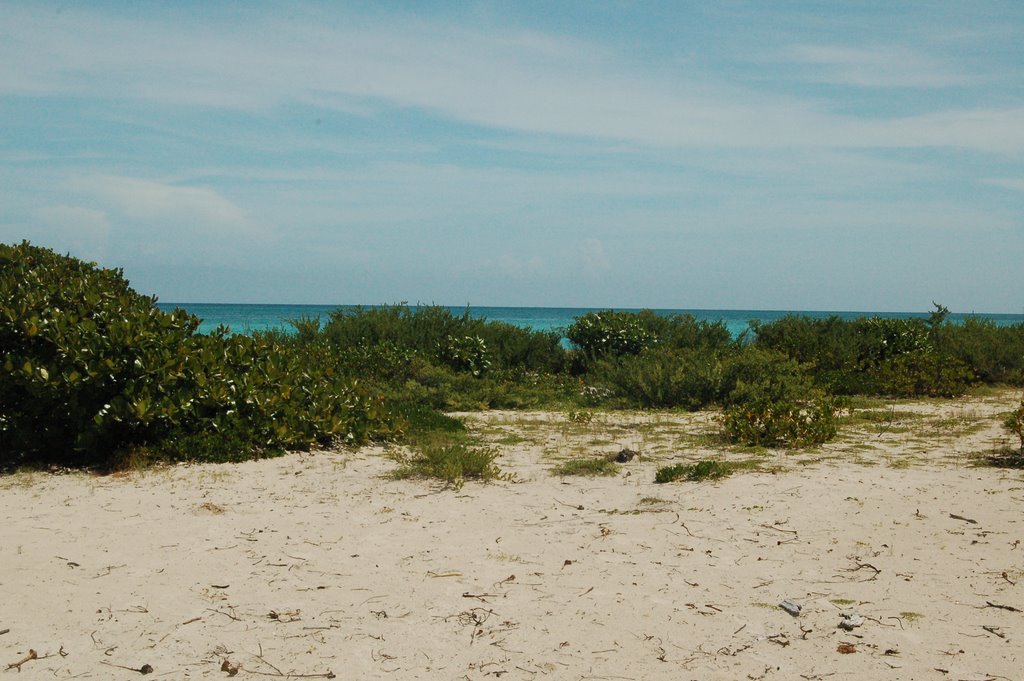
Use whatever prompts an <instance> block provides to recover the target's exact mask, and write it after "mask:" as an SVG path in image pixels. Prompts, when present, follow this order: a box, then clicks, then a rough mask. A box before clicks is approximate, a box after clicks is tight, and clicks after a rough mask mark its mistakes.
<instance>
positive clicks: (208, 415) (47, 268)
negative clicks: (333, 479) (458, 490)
mask: <svg viewBox="0 0 1024 681" xmlns="http://www.w3.org/2000/svg"><path fill="white" fill-rule="evenodd" d="M154 303H155V299H154V298H151V297H147V296H142V295H140V294H138V293H136V292H135V291H133V290H132V289H131V288H130V287H129V285H128V282H127V281H126V280H125V279H124V277H123V275H122V272H121V271H120V270H109V269H101V268H98V267H96V266H95V265H94V264H91V263H85V262H82V261H80V260H77V259H75V258H72V257H69V256H62V255H58V254H57V253H54V252H53V251H51V250H48V249H44V248H39V247H35V246H32V245H30V244H28V243H27V242H26V243H22V244H20V245H18V246H8V245H0V347H2V349H3V357H4V361H3V365H2V366H0V405H2V409H0V463H3V464H4V465H10V464H12V463H18V462H24V463H35V464H48V463H77V464H90V465H106V464H109V463H110V462H111V461H113V460H114V459H115V458H116V457H117V456H118V454H117V453H118V452H124V451H126V450H130V449H132V448H142V447H145V448H147V449H149V450H150V451H152V452H154V453H156V454H157V455H161V456H166V457H169V458H192V454H191V453H190V452H192V451H193V448H194V451H196V452H197V454H196V456H201V457H205V458H210V459H216V460H223V459H227V458H232V457H233V456H239V457H243V458H247V457H250V456H257V455H262V454H264V453H268V452H272V451H274V450H278V449H282V448H305V447H309V446H311V445H313V444H322V445H323V444H330V443H333V442H339V441H343V442H353V443H357V442H363V441H366V440H367V439H370V438H376V437H387V436H390V435H393V434H394V431H393V426H392V422H391V419H390V416H389V414H388V413H387V410H386V409H385V407H384V405H383V403H382V402H381V400H380V398H379V397H378V396H375V395H373V394H372V393H369V392H367V391H365V390H364V389H362V388H361V387H359V386H358V385H356V384H355V383H354V382H352V381H351V380H348V379H343V378H342V376H341V374H340V373H339V372H338V371H337V370H336V367H335V366H334V364H333V363H332V362H331V357H330V355H329V354H328V353H326V352H325V348H323V347H319V348H318V347H315V346H310V347H309V348H306V350H305V351H304V353H303V354H302V355H299V354H297V353H296V352H294V351H292V350H291V349H290V347H286V346H282V345H280V344H278V343H277V342H276V341H275V339H274V337H273V336H272V335H269V336H267V337H262V338H261V337H248V336H229V335H228V334H227V331H226V330H225V329H219V330H218V331H217V332H215V333H213V334H211V335H201V334H197V333H196V329H197V327H198V325H199V320H198V319H196V318H195V317H192V316H190V315H188V314H186V313H184V312H182V311H180V310H178V311H175V312H174V313H171V314H167V313H164V312H162V311H160V310H159V309H157V308H156V307H155V305H154ZM214 435H216V436H217V438H220V441H222V442H224V443H228V442H231V443H233V446H235V445H237V446H238V447H240V448H241V449H240V450H239V451H238V453H235V454H233V453H231V452H226V451H224V450H223V447H221V448H220V449H219V451H214V450H215V449H218V448H217V447H215V446H214V445H213V444H211V443H212V442H213V439H212V438H213V436H214ZM226 446H227V445H226V444H225V445H224V447H226Z"/></svg>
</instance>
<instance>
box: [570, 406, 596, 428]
mask: <svg viewBox="0 0 1024 681" xmlns="http://www.w3.org/2000/svg"><path fill="white" fill-rule="evenodd" d="M566 418H568V419H569V422H570V423H579V424H581V425H586V424H588V423H590V422H591V421H593V420H594V412H592V411H587V410H585V409H579V410H577V409H571V410H569V413H568V414H567V415H566Z"/></svg>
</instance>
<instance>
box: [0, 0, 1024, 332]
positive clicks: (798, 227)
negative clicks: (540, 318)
mask: <svg viewBox="0 0 1024 681" xmlns="http://www.w3.org/2000/svg"><path fill="white" fill-rule="evenodd" d="M1021 36H1024V3H1022V2H1019V1H1018V0H1010V1H1007V2H984V1H979V2H970V3H967V2H961V1H956V2H899V3H893V2H891V1H887V2H857V3H853V2H851V3H834V2H824V1H822V2H782V1H780V2H771V3H763V2H749V3H742V2H716V3H689V2H624V1H620V2H579V3H574V2H554V3H553V2H550V1H545V2H514V3H513V2H508V3H499V2H479V3H473V2H451V3H446V2H416V3H378V2H362V3H326V2H325V3H256V2H231V3H227V2H225V3H206V2H195V3H189V2H176V3H157V2H134V3H126V2H110V3H101V2H92V3H87V2H75V3H48V2H41V1H34V2H7V1H4V0H0V241H4V242H16V241H20V240H22V239H29V240H31V241H32V242H34V243H36V244H39V245H44V246H49V247H51V248H54V249H57V250H60V251H63V252H70V253H72V254H74V255H77V256H79V257H83V258H86V259H89V260H95V261H97V262H99V263H101V264H103V265H106V266H118V267H123V268H124V270H125V273H126V275H127V276H128V277H129V279H130V280H131V281H132V283H133V285H134V286H135V287H136V288H137V289H138V290H140V291H142V292H145V293H148V294H155V295H157V296H159V297H160V299H161V300H163V301H167V302H275V303H325V304H332V303H368V304H372V303H387V302H397V301H402V300H407V301H410V302H436V303H441V304H451V305H462V304H465V303H470V304H472V305H543V306H591V307H604V306H615V307H659V308H742V309H796V310H818V309H827V310H838V309H842V310H869V311H872V310H873V311H900V310H911V311H924V310H927V309H929V308H930V307H931V302H932V301H933V300H935V301H938V302H940V303H943V304H945V305H947V306H948V307H950V308H951V309H953V310H956V311H977V312H1011V313H1021V312H1022V310H1024V284H1022V276H1021V271H1022V269H1024V268H1022V266H1021V263H1022V262H1024V40H1022V38H1021Z"/></svg>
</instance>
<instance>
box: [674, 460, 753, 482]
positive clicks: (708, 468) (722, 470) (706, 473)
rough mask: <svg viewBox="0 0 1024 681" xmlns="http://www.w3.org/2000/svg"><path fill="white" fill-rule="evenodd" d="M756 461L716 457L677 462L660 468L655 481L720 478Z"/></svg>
mask: <svg viewBox="0 0 1024 681" xmlns="http://www.w3.org/2000/svg"><path fill="white" fill-rule="evenodd" d="M755 466H756V462H754V463H748V462H731V461H716V460H714V459H703V460H701V461H698V462H697V463H692V464H676V465H674V466H665V467H663V468H659V469H658V472H657V473H656V474H655V476H654V482H657V483H666V482H676V481H677V480H689V481H690V482H700V481H702V480H718V479H720V478H724V477H726V476H728V475H731V474H732V473H734V472H735V471H737V470H740V469H743V468H754V467H755Z"/></svg>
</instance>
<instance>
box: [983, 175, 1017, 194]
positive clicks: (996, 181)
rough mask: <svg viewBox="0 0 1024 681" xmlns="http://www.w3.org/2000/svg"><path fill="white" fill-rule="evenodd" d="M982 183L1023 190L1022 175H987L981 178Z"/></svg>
mask: <svg viewBox="0 0 1024 681" xmlns="http://www.w3.org/2000/svg"><path fill="white" fill-rule="evenodd" d="M982 183H984V184H989V185H992V186H993V187H1002V188H1003V189H1013V190H1016V191H1019V192H1024V177H989V178H985V179H984V180H982Z"/></svg>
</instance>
